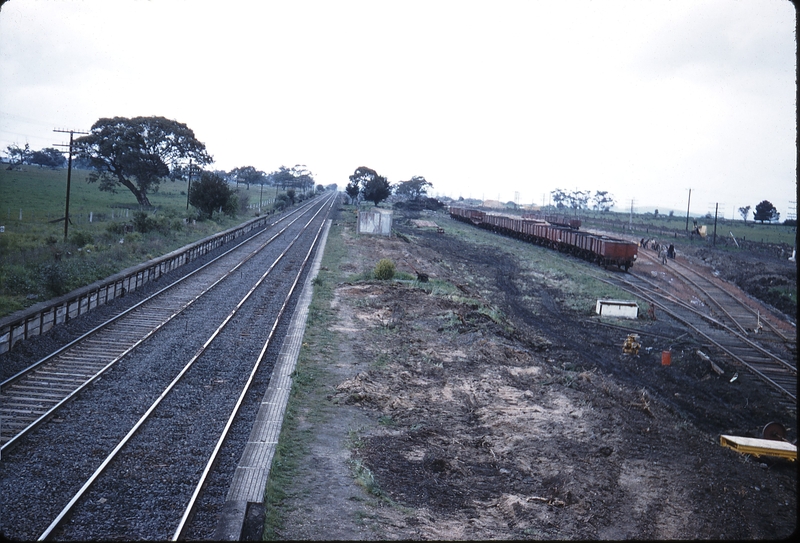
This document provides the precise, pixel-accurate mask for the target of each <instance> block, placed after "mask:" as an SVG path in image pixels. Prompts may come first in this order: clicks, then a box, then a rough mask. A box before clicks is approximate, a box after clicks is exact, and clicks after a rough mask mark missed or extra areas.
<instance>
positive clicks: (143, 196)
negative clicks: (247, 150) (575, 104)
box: [7, 117, 324, 218]
mask: <svg viewBox="0 0 800 543" xmlns="http://www.w3.org/2000/svg"><path fill="white" fill-rule="evenodd" d="M73 147H74V153H75V161H74V163H75V165H76V167H82V168H86V169H90V170H92V171H91V173H90V174H89V176H88V178H87V181H88V182H89V183H97V185H98V188H99V189H100V190H101V191H109V192H117V191H118V190H121V189H125V190H128V191H129V192H130V193H131V194H132V195H133V196H134V197H135V198H136V201H137V202H138V203H139V205H141V206H143V207H150V199H149V198H148V195H149V194H152V193H154V192H156V191H157V190H158V188H159V186H160V184H161V183H162V182H164V181H165V180H172V181H177V180H183V181H188V182H189V189H188V201H189V203H190V204H191V205H192V206H194V207H195V208H197V209H198V210H199V211H200V213H201V216H202V217H209V218H210V217H211V216H212V214H213V213H214V212H215V211H221V212H223V213H226V214H235V211H236V204H237V202H236V198H235V191H234V190H233V189H232V188H231V187H230V184H234V183H235V184H236V187H237V188H238V186H239V184H244V185H245V186H246V187H247V189H249V188H250V185H261V187H262V190H263V186H264V185H271V186H275V187H278V188H281V189H283V190H284V191H286V194H282V195H280V197H282V198H280V201H279V202H276V203H277V205H278V207H281V206H285V205H289V204H291V203H294V200H295V198H296V197H297V195H298V193H300V192H302V193H303V194H305V193H308V192H309V191H312V192H313V191H314V185H315V182H314V176H313V174H312V173H311V172H310V171H308V169H306V167H305V166H304V165H300V164H298V165H296V166H293V167H291V168H287V167H285V166H281V167H280V168H279V169H278V170H276V171H273V172H270V173H265V172H263V171H261V170H258V169H257V168H255V167H253V166H241V167H237V168H234V169H232V170H231V171H229V172H225V171H221V170H215V171H210V170H206V169H205V167H206V166H208V165H210V164H212V163H213V157H212V156H211V155H210V154H209V153H208V151H207V149H206V146H205V144H203V143H202V142H201V141H199V140H198V139H197V138H196V137H195V134H194V132H193V131H192V130H191V129H190V128H189V127H188V126H186V125H185V124H183V123H180V122H178V121H174V120H170V119H166V118H164V117H134V118H126V117H113V118H102V119H99V120H98V121H97V122H95V123H94V124H93V125H92V128H91V130H90V131H89V133H88V134H87V135H85V136H82V137H79V138H77V139H76V140H75V141H74V142H73ZM7 155H8V159H9V162H10V163H11V166H9V168H13V167H14V166H15V165H19V164H30V165H39V166H40V167H53V168H59V167H64V166H66V164H67V160H66V158H65V157H64V155H63V152H62V151H60V150H58V149H55V148H46V149H42V150H41V151H31V150H30V147H29V145H28V144H25V146H24V147H19V146H18V145H9V146H8V147H7ZM193 181H194V182H193ZM321 190H324V187H322V186H321V185H319V186H317V191H321Z"/></svg>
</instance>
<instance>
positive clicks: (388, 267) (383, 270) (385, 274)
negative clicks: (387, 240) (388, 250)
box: [375, 258, 395, 281]
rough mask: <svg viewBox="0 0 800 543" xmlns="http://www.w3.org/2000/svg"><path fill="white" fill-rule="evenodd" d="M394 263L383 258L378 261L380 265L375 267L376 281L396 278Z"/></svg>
mask: <svg viewBox="0 0 800 543" xmlns="http://www.w3.org/2000/svg"><path fill="white" fill-rule="evenodd" d="M394 271H395V267H394V262H392V261H391V260H389V259H388V258H382V259H380V260H379V261H378V264H377V265H376V266H375V279H380V280H381V281H387V280H389V279H391V278H392V277H394Z"/></svg>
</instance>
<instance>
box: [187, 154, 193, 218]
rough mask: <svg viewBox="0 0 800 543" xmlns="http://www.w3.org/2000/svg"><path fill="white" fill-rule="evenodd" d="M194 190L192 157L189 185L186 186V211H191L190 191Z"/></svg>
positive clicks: (190, 160)
mask: <svg viewBox="0 0 800 543" xmlns="http://www.w3.org/2000/svg"><path fill="white" fill-rule="evenodd" d="M191 190H192V159H191V158H190V159H189V186H188V187H186V211H189V193H190V191H191Z"/></svg>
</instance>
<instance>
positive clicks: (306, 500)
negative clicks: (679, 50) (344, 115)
mask: <svg viewBox="0 0 800 543" xmlns="http://www.w3.org/2000/svg"><path fill="white" fill-rule="evenodd" d="M423 218H427V217H423ZM432 220H435V221H436V222H437V223H438V224H440V225H441V226H443V227H444V230H445V232H444V233H443V234H442V233H437V232H436V230H435V229H431V228H415V227H414V226H413V224H412V223H411V222H409V221H407V220H396V221H395V225H394V227H395V230H396V231H397V232H399V233H400V234H402V235H403V237H391V238H384V237H370V236H358V237H357V236H355V235H354V234H353V232H352V231H350V230H349V229H347V228H346V229H345V232H344V234H343V235H344V239H345V242H346V244H347V252H348V254H347V256H346V258H345V259H344V262H343V263H342V264H341V266H342V267H343V268H344V270H345V271H347V272H349V273H352V274H357V273H360V272H363V271H364V270H369V269H371V268H372V267H374V265H375V263H376V262H377V261H378V260H379V259H380V258H390V259H392V260H393V261H394V262H396V263H397V265H398V269H399V270H401V271H406V272H412V273H416V272H421V273H425V274H427V275H428V276H429V278H430V279H431V281H433V280H437V279H438V280H444V281H448V282H450V283H451V284H454V285H456V286H457V288H458V292H457V295H452V294H447V293H444V294H443V293H440V292H437V291H436V290H434V291H433V292H429V291H427V290H425V289H423V288H419V286H418V285H417V286H415V284H414V283H412V282H405V283H401V282H390V281H359V282H354V283H341V284H339V285H338V286H337V288H336V291H335V297H334V301H333V303H332V307H333V309H334V310H335V314H336V319H335V320H336V323H335V325H333V326H332V327H331V328H332V330H334V331H336V333H337V337H338V338H339V339H338V352H336V353H334V354H332V355H330V356H328V357H325V356H320V357H318V360H317V363H319V364H324V365H325V367H326V368H327V370H326V371H328V372H329V376H330V382H328V383H327V384H326V385H325V387H324V390H321V391H320V394H323V395H324V397H325V400H324V402H325V406H326V407H325V409H326V410H327V416H326V417H322V418H320V417H312V416H310V414H309V416H308V417H307V419H306V420H302V422H301V427H300V429H301V430H302V431H304V432H310V433H312V434H313V435H314V436H315V437H314V438H313V439H312V441H311V445H310V451H309V453H308V454H307V455H306V456H305V457H304V458H303V460H302V461H301V465H300V467H299V470H298V472H299V473H300V474H301V475H300V476H296V477H295V478H294V480H293V482H292V483H291V485H289V488H287V489H286V498H285V499H284V500H283V502H282V503H281V504H280V505H279V506H278V507H279V508H280V509H281V516H282V518H283V527H282V528H281V529H280V530H279V531H278V532H277V536H278V537H279V538H281V539H309V540H311V539H328V540H330V539H340V540H357V539H368V540H387V539H388V540H394V539H422V540H427V539H697V538H699V539H782V538H787V537H789V536H790V535H791V534H792V533H793V532H794V531H795V530H796V526H797V470H796V465H795V464H794V463H790V462H787V461H782V460H769V459H766V458H762V459H756V458H754V457H750V456H745V455H740V454H738V453H736V452H734V451H731V450H729V449H726V448H723V447H721V446H720V445H719V435H720V434H731V435H738V436H748V437H761V430H762V428H763V426H764V425H765V424H766V423H768V422H771V421H779V422H781V423H782V424H784V425H785V426H786V427H787V428H788V430H789V436H788V438H789V440H790V441H793V442H794V441H795V439H796V431H797V425H796V405H787V404H786V403H785V402H782V401H781V400H780V398H779V397H777V396H776V394H774V393H773V392H772V391H771V390H770V389H769V388H767V387H766V386H765V385H763V384H762V383H761V382H759V381H758V380H756V379H755V378H753V377H751V376H750V375H749V374H748V373H747V372H746V371H740V372H739V376H740V377H739V378H738V379H737V380H735V381H734V382H733V383H731V382H730V381H729V378H728V376H730V375H733V374H734V373H735V372H736V371H737V369H738V368H735V367H733V366H732V365H731V364H730V363H729V362H726V361H725V360H723V359H718V360H717V363H718V365H719V366H720V367H722V369H723V370H725V372H726V373H725V375H724V376H719V375H717V373H715V372H713V371H712V370H711V367H710V366H709V364H708V363H707V362H706V361H704V360H702V359H701V358H700V357H699V356H698V355H697V354H696V351H697V349H700V348H703V349H706V352H708V351H707V347H706V346H703V345H702V344H699V343H697V342H696V341H695V340H693V339H692V337H691V336H690V335H689V334H687V333H686V330H684V329H682V328H681V327H680V326H679V325H678V324H677V323H674V322H670V320H669V319H668V318H656V319H655V320H650V319H648V320H642V319H640V320H639V321H636V326H637V328H639V329H641V330H644V332H643V333H642V334H641V343H642V348H641V350H640V354H639V355H637V356H631V355H625V354H623V353H622V343H623V341H624V339H625V337H626V335H627V334H626V333H625V332H624V331H621V330H619V329H615V328H611V327H608V326H602V325H600V324H599V323H598V322H597V321H596V320H595V319H594V318H592V317H589V316H587V314H586V313H577V312H575V311H571V310H569V309H567V306H566V305H565V304H564V303H563V302H564V296H565V294H564V293H563V292H562V291H561V290H559V289H558V288H556V287H553V286H552V283H548V282H546V281H544V280H542V281H541V282H537V281H524V282H523V281H520V280H519V277H520V274H519V273H518V268H519V261H518V258H519V257H518V256H517V255H516V254H515V253H514V251H513V249H512V247H513V246H510V245H507V244H505V243H500V242H498V243H497V244H496V245H494V246H492V247H490V248H487V247H486V246H483V247H482V248H481V250H476V247H475V246H474V245H472V244H471V243H470V242H468V241H465V240H464V238H462V237H456V236H453V235H449V234H448V229H449V227H450V226H451V223H450V222H449V219H446V218H444V216H442V215H439V216H436V217H434V218H433V219H432ZM338 235H342V234H338ZM691 256H692V257H693V258H694V259H695V260H694V261H695V263H696V264H697V265H698V266H706V265H708V264H710V263H711V262H710V261H711V260H713V259H717V260H718V261H719V262H722V261H723V260H724V261H725V262H727V261H728V260H727V259H728V258H729V256H728V255H722V256H720V255H714V254H711V253H709V254H700V255H691ZM704 258H705V259H706V260H703V259H704ZM757 261H758V262H761V261H763V259H757ZM752 265H753V262H749V263H747V262H745V263H741V262H740V263H738V264H737V263H735V262H733V261H730V263H727V264H719V263H717V266H716V267H715V268H714V269H717V267H725V268H726V269H725V270H724V271H720V272H719V274H720V275H723V274H727V273H734V274H735V273H739V274H740V275H741V272H740V271H737V266H747V268H745V270H747V269H749V270H752V267H751V266H752ZM793 269H794V268H793V267H792V266H789V267H787V271H786V272H785V273H786V274H789V275H791V273H792V270H793ZM718 271H719V270H718ZM794 273H795V276H794V277H795V279H794V280H795V282H796V272H794ZM744 275H745V276H746V275H748V274H747V273H744ZM749 275H750V276H752V273H750V274H749ZM465 278H469V279H468V280H467V279H465ZM743 295H744V294H743ZM492 308H499V309H500V311H499V312H498V311H494V310H493V309H492ZM787 326H789V325H787ZM670 348H671V349H672V363H671V365H669V366H664V365H662V364H661V352H662V351H663V350H666V349H670ZM303 412H304V408H303V406H302V405H301V406H299V413H300V418H301V419H302V418H303V416H302V415H303ZM321 421H322V422H321Z"/></svg>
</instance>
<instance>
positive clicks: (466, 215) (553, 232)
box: [450, 206, 639, 271]
mask: <svg viewBox="0 0 800 543" xmlns="http://www.w3.org/2000/svg"><path fill="white" fill-rule="evenodd" d="M450 217H451V218H453V219H455V220H458V221H462V222H467V223H471V224H473V225H475V226H478V227H480V228H484V229H487V230H490V231H492V232H495V233H497V234H501V235H505V236H510V237H514V238H517V239H521V240H523V241H527V242H529V243H535V244H536V245H541V246H543V247H548V248H550V249H553V250H556V251H559V252H562V253H567V254H571V255H573V256H576V257H578V258H582V259H584V260H588V261H589V262H594V263H596V264H599V265H600V266H603V267H609V266H616V267H618V268H621V269H624V270H625V271H628V269H630V268H631V267H632V266H633V264H634V262H635V261H636V258H637V255H638V251H639V246H638V244H636V243H633V242H630V241H627V240H623V239H617V238H612V237H610V236H606V235H602V234H596V233H591V232H582V231H580V230H579V227H580V221H579V220H577V219H575V220H573V221H572V226H570V220H568V219H565V218H563V217H558V216H545V217H546V218H547V217H549V218H550V219H552V220H554V221H558V222H559V223H561V224H553V223H551V222H548V221H547V220H542V219H540V218H532V217H512V216H509V215H499V214H492V213H486V212H484V211H480V210H476V209H468V208H464V207H458V206H451V207H450Z"/></svg>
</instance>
